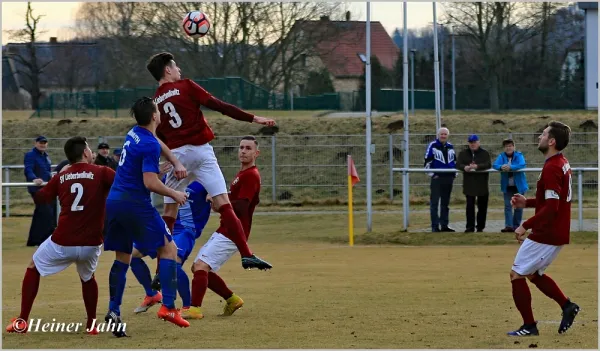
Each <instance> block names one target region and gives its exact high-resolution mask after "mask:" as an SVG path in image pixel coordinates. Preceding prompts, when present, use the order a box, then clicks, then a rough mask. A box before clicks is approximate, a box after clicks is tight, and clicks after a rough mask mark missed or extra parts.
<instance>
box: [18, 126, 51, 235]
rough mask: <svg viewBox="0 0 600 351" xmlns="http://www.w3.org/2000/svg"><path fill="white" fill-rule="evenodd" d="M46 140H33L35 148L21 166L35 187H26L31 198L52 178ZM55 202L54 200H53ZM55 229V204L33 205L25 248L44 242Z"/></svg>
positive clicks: (41, 137) (26, 156)
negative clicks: (23, 166)
mask: <svg viewBox="0 0 600 351" xmlns="http://www.w3.org/2000/svg"><path fill="white" fill-rule="evenodd" d="M47 149H48V139H46V137H45V136H43V135H40V136H38V137H37V138H36V139H35V146H34V147H33V149H31V151H29V152H27V153H26V154H25V158H24V161H23V164H24V165H25V178H26V180H27V181H28V182H33V183H35V184H36V185H37V186H29V187H27V191H28V192H29V194H30V195H31V198H32V199H33V196H34V195H35V193H36V192H37V191H39V190H40V189H41V188H40V187H39V185H41V184H42V183H44V182H47V181H49V180H50V178H52V169H51V166H52V161H51V160H50V156H49V155H48V153H47V152H46V150H47ZM55 201H56V200H55ZM55 228H56V203H55V202H53V203H50V204H40V205H35V210H34V211H33V217H32V219H31V227H30V229H29V237H28V239H27V246H38V245H40V244H41V243H43V242H44V240H46V239H47V238H48V237H49V236H50V235H51V234H52V232H53V231H54V229H55Z"/></svg>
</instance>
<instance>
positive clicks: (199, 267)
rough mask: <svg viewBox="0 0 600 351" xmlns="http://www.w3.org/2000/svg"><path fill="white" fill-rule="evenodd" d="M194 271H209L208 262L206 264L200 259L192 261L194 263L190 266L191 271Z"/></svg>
mask: <svg viewBox="0 0 600 351" xmlns="http://www.w3.org/2000/svg"><path fill="white" fill-rule="evenodd" d="M195 271H205V272H209V271H210V266H209V265H208V264H206V262H203V261H202V260H198V261H196V262H194V265H193V266H192V272H195Z"/></svg>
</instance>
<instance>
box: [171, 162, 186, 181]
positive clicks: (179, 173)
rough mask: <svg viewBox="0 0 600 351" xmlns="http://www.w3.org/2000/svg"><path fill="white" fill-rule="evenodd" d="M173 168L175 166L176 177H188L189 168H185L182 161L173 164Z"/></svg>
mask: <svg viewBox="0 0 600 351" xmlns="http://www.w3.org/2000/svg"><path fill="white" fill-rule="evenodd" d="M173 168H174V173H175V178H177V179H178V180H179V179H183V178H187V170H186V169H185V167H183V165H182V164H181V162H179V161H178V162H177V164H174V165H173Z"/></svg>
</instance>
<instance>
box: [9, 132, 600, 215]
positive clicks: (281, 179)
mask: <svg viewBox="0 0 600 351" xmlns="http://www.w3.org/2000/svg"><path fill="white" fill-rule="evenodd" d="M538 136H539V134H538V133H514V134H479V137H480V139H481V146H482V147H483V148H485V149H486V150H488V151H489V152H490V154H491V157H492V161H493V160H495V158H496V156H497V155H498V154H499V153H501V152H502V151H503V149H502V140H503V139H505V138H508V137H511V138H512V139H513V140H514V141H515V143H516V148H517V150H518V151H521V152H523V154H524V156H525V159H526V161H527V167H528V168H536V167H539V168H541V167H542V166H543V163H544V159H543V156H542V154H541V153H540V152H539V151H538V150H537V138H538ZM467 137H468V135H466V134H452V135H450V142H451V143H453V144H454V147H455V149H456V150H457V152H459V150H461V149H462V148H464V147H466V145H467V142H466V141H467ZM240 139H241V136H218V137H217V138H216V139H215V140H214V141H213V142H212V143H211V144H212V145H213V147H214V150H215V153H216V155H217V158H218V159H219V164H220V165H221V169H222V171H223V174H224V176H225V179H226V181H227V182H230V181H231V180H232V179H233V177H234V176H235V174H236V173H237V171H238V169H239V161H238V159H237V148H238V145H239V140H240ZM257 139H258V142H259V148H260V156H259V159H258V161H257V165H258V168H259V170H260V172H261V176H262V191H261V203H262V204H263V205H267V204H281V205H285V204H292V205H300V204H302V205H310V204H320V205H336V204H343V203H345V202H346V200H347V197H346V196H347V194H346V193H347V190H346V189H347V184H346V182H347V174H346V172H347V168H346V167H347V164H346V159H347V155H348V154H350V155H352V158H353V159H354V162H355V164H356V168H357V170H358V173H359V176H360V177H361V182H360V183H358V184H357V185H356V187H355V190H354V199H355V202H356V203H357V204H361V203H365V202H366V191H365V190H366V169H365V162H366V161H365V160H366V152H365V142H366V141H365V136H364V135H273V136H258V137H257ZM434 139H435V135H434V134H411V135H410V146H409V160H410V162H409V168H422V167H423V161H424V155H425V149H426V148H427V145H428V144H429V142H431V141H432V140H434ZM66 140H67V139H66V138H50V139H49V144H48V145H49V149H48V153H49V155H50V158H51V160H52V163H53V164H58V163H59V162H61V161H62V160H64V153H63V149H62V145H63V144H64V142H65V141H66ZM96 141H97V142H98V143H99V142H107V143H108V144H109V145H110V146H111V149H114V148H120V147H122V144H123V142H124V136H106V137H98V138H92V139H91V141H90V146H91V147H92V149H95V147H96V145H97V143H96ZM372 142H373V144H374V145H375V153H374V154H373V155H372V175H373V181H372V184H373V202H374V203H375V204H378V203H381V204H386V203H390V202H391V203H397V204H398V205H401V200H402V191H403V189H402V178H401V174H395V173H394V172H393V171H392V169H393V168H401V167H404V164H403V159H404V154H403V153H404V152H405V150H404V142H403V136H402V135H400V134H385V135H382V134H376V135H373V136H372ZM31 147H32V142H31V139H25V138H4V139H3V140H2V150H3V164H4V165H10V164H13V165H22V164H23V155H24V154H25V152H27V151H29V150H31ZM111 151H112V150H111ZM565 155H566V156H567V158H568V159H569V161H570V163H571V165H572V167H597V166H598V157H597V155H598V134H597V133H574V134H573V136H572V140H571V143H570V144H569V147H568V148H567V150H566V151H565ZM3 167H4V170H3V177H4V179H3V182H5V183H7V182H21V181H24V180H25V177H24V173H23V169H22V168H7V167H6V166H3ZM537 177H538V175H537V174H533V173H527V180H528V183H529V186H530V188H532V189H533V188H535V183H536V181H537ZM583 194H584V201H585V203H587V204H588V206H589V205H592V204H593V207H595V206H596V203H597V196H598V177H597V173H595V172H586V173H584V175H583ZM4 195H5V196H4V201H3V204H4V206H6V205H7V204H8V202H9V201H12V202H13V203H19V202H21V201H22V202H24V203H30V202H31V198H30V197H29V196H28V195H27V193H26V190H25V189H10V188H6V189H5V194H4ZM410 199H411V203H412V204H415V205H426V204H427V203H428V201H429V177H428V176H427V175H426V174H419V173H416V174H411V175H410ZM158 201H160V202H162V200H158ZM494 201H497V202H498V203H500V202H501V201H502V194H501V192H500V177H499V174H492V175H491V176H490V204H491V205H492V204H494ZM452 202H454V203H460V202H464V196H463V195H462V177H461V176H460V174H459V175H458V178H457V179H456V181H455V183H454V189H453V192H452Z"/></svg>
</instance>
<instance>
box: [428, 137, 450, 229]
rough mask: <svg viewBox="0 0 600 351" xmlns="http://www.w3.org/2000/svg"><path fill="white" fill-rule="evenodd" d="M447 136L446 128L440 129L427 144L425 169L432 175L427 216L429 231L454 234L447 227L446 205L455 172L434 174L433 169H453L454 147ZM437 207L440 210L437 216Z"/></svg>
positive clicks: (447, 209)
mask: <svg viewBox="0 0 600 351" xmlns="http://www.w3.org/2000/svg"><path fill="white" fill-rule="evenodd" d="M449 135H450V132H449V131H448V128H440V130H438V135H437V136H438V137H437V139H435V140H434V141H432V142H431V143H429V145H428V146H427V151H425V168H428V169H432V173H428V175H429V176H430V177H431V185H430V190H431V192H430V195H429V214H430V217H431V231H432V232H434V233H437V232H454V229H452V228H450V227H448V223H449V218H448V217H449V213H450V209H449V208H448V205H449V204H450V194H451V193H452V184H453V183H454V178H455V177H456V172H452V173H446V172H435V169H454V163H455V159H456V155H455V153H454V146H452V144H450V143H449V142H448V136H449ZM440 202H441V206H440ZM438 206H439V208H440V215H439V216H438ZM440 225H441V228H440Z"/></svg>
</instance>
